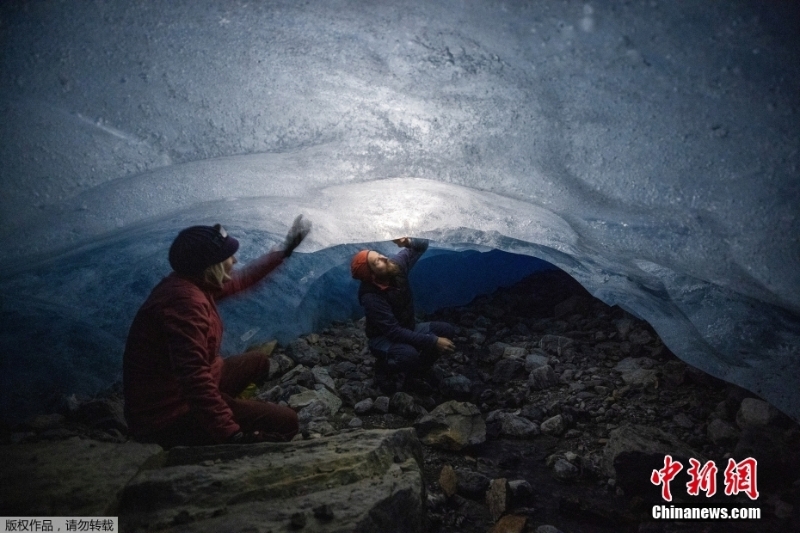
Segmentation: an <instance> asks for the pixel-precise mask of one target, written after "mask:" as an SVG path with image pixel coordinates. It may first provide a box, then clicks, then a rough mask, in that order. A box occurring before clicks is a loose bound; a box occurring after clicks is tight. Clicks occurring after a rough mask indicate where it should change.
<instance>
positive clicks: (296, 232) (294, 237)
mask: <svg viewBox="0 0 800 533" xmlns="http://www.w3.org/2000/svg"><path fill="white" fill-rule="evenodd" d="M310 231H311V222H310V221H309V220H305V219H303V215H297V218H295V219H294V222H293V223H292V227H291V228H290V229H289V233H287V234H286V240H285V241H283V255H284V257H289V256H290V255H292V252H294V249H295V248H297V247H298V246H300V243H301V242H303V239H305V238H306V235H308V233H309V232H310Z"/></svg>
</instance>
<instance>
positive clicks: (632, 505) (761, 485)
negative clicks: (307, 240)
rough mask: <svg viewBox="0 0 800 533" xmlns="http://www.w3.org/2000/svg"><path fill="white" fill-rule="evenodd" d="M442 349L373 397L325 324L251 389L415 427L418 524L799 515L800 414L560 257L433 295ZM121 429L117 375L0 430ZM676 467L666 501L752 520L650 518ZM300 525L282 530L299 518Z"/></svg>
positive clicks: (41, 434)
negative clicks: (779, 406)
mask: <svg viewBox="0 0 800 533" xmlns="http://www.w3.org/2000/svg"><path fill="white" fill-rule="evenodd" d="M422 318H423V319H424V320H443V321H448V322H450V323H452V324H455V325H456V326H458V336H457V338H456V339H454V341H455V342H456V346H457V350H456V351H455V352H454V353H452V354H448V355H445V356H443V357H442V358H441V359H440V360H439V361H438V362H437V364H436V365H435V367H434V369H433V376H432V378H431V379H428V380H412V381H410V382H408V383H406V385H405V387H404V388H403V390H402V391H401V392H397V393H394V394H392V395H386V394H384V392H383V391H381V390H380V389H379V388H378V387H377V386H376V385H375V384H374V381H373V379H372V378H373V369H374V363H375V360H374V358H373V357H372V356H371V355H370V354H369V352H368V350H367V349H366V338H365V337H364V333H363V324H360V323H341V324H334V325H332V326H331V327H329V328H327V329H325V330H324V331H321V332H318V333H313V334H310V335H308V336H306V337H303V338H300V339H297V340H296V341H294V342H293V343H291V344H290V345H288V346H285V347H280V346H276V345H275V344H274V343H268V344H265V345H261V346H257V347H254V348H255V349H259V350H262V351H264V352H266V353H270V356H271V358H272V368H271V374H272V375H271V379H270V380H269V381H268V382H267V383H266V384H264V385H263V386H262V387H261V388H259V389H253V390H250V391H248V394H250V395H252V396H255V397H258V398H260V399H264V400H269V401H275V402H285V403H286V404H288V405H290V406H292V407H294V408H295V409H297V410H298V413H299V416H300V419H301V428H302V435H301V436H298V439H303V440H314V439H318V438H321V437H329V436H334V435H343V434H346V433H351V432H354V431H357V430H358V429H378V428H405V427H414V428H415V429H416V434H417V436H418V437H419V439H420V440H421V442H422V444H423V446H422V453H423V457H424V461H423V465H422V473H423V478H424V484H425V489H426V494H425V498H426V505H427V513H426V515H427V518H426V520H427V525H426V526H425V528H426V529H427V530H428V531H435V532H462V533H471V532H486V531H494V532H497V533H500V532H506V531H507V532H513V531H530V532H534V531H536V532H537V533H554V532H557V531H562V532H564V533H582V532H627V531H630V532H640V531H641V532H644V531H647V532H650V531H652V532H671V531H703V532H717V531H719V532H722V531H726V532H727V531H743V532H749V531H797V530H800V451H799V450H800V428H798V425H797V424H796V423H794V422H793V421H791V420H789V419H788V418H787V417H785V416H783V415H782V414H780V413H779V412H777V411H776V410H775V409H774V408H772V407H771V406H769V405H768V404H766V403H765V402H763V401H762V400H760V399H758V398H755V397H754V396H753V395H752V394H750V393H748V392H747V391H744V390H742V389H740V388H738V387H735V386H733V385H729V384H726V383H724V382H721V381H719V380H717V379H715V378H712V377H711V376H708V375H707V374H705V373H703V372H701V371H699V370H697V369H694V368H692V367H690V366H688V365H686V364H684V363H683V362H681V361H680V360H678V359H677V358H676V357H675V356H674V355H673V354H672V353H670V351H669V350H668V349H667V348H666V347H665V346H664V345H663V343H662V342H661V340H660V339H659V338H658V335H657V334H656V333H655V332H654V331H653V330H652V328H651V327H650V326H649V325H648V324H646V323H644V322H642V321H640V320H637V319H636V318H635V317H632V316H630V315H628V314H627V313H625V312H624V311H623V310H621V309H619V308H616V307H608V306H607V305H605V304H603V303H602V302H600V301H598V300H596V299H594V298H592V297H591V296H590V295H589V294H588V293H586V291H585V290H583V288H582V287H580V285H578V284H577V283H576V282H575V281H574V280H572V279H571V278H569V276H567V275H566V274H564V273H563V272H560V271H548V272H542V273H537V274H534V275H533V276H530V277H529V278H527V279H525V280H523V281H522V282H520V283H519V284H517V285H515V286H514V287H510V288H507V289H502V290H499V291H497V292H496V293H494V294H492V295H490V296H484V297H480V298H478V299H476V300H475V301H474V302H472V303H471V304H470V305H467V306H464V307H459V308H449V309H444V310H441V311H439V312H437V313H435V314H433V315H431V316H426V317H422ZM76 435H79V436H81V437H82V438H87V437H88V438H93V439H97V440H104V441H111V442H124V441H125V439H126V437H125V426H124V420H123V419H122V416H121V403H120V398H119V393H118V391H115V390H112V391H109V393H108V394H106V395H104V396H102V397H98V398H95V399H91V400H89V399H78V398H71V399H69V400H68V401H67V402H66V405H65V410H64V412H63V413H60V414H53V415H43V416H40V417H37V418H36V419H34V420H33V421H31V422H30V423H28V424H25V425H22V426H19V427H16V428H6V429H5V431H4V433H3V439H4V441H5V443H6V444H10V443H22V444H24V443H33V442H38V441H43V440H45V441H46V440H58V439H66V438H69V437H74V436H76ZM666 454H670V455H671V456H672V457H673V458H674V459H676V460H679V461H681V462H682V464H683V465H684V468H683V470H682V471H681V472H680V473H679V474H678V475H677V476H676V477H675V479H674V481H673V482H672V483H671V489H672V493H673V497H674V501H673V503H674V504H676V505H677V504H682V505H696V506H721V507H727V508H732V507H758V508H760V510H761V511H760V512H761V519H760V520H750V521H735V522H734V521H730V520H728V521H724V522H723V521H701V522H697V521H694V522H681V521H656V520H654V519H653V518H652V517H651V510H652V506H653V505H654V504H663V503H665V502H664V501H663V500H662V498H661V488H660V487H659V486H656V485H654V484H653V483H651V481H650V476H651V474H652V472H653V470H654V469H660V468H662V467H663V466H664V456H665V455H666ZM747 457H754V458H756V459H757V461H758V463H757V482H756V483H757V489H758V491H759V496H758V498H757V499H756V500H752V499H751V498H750V497H749V496H748V495H747V494H745V492H744V491H742V492H740V493H739V494H734V495H725V494H724V488H725V483H724V475H723V471H724V470H725V467H726V465H727V464H728V459H729V458H733V459H734V460H735V461H742V460H743V459H745V458H747ZM689 458H695V459H697V460H699V461H701V463H702V464H706V463H707V462H708V461H714V464H715V465H716V466H717V468H718V469H719V472H718V473H717V475H716V480H717V494H716V495H715V496H713V497H711V498H707V497H706V496H705V493H704V492H701V493H700V495H697V496H691V495H688V494H687V493H686V483H687V481H688V480H689V476H688V475H687V473H686V471H687V469H688V468H689V466H690V463H689V461H688V459H689ZM302 527H303V526H302V525H299V526H296V529H298V530H300V529H302Z"/></svg>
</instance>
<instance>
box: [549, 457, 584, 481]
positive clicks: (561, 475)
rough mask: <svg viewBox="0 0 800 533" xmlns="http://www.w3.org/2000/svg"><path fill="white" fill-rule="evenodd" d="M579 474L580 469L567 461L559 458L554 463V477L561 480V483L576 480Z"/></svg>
mask: <svg viewBox="0 0 800 533" xmlns="http://www.w3.org/2000/svg"><path fill="white" fill-rule="evenodd" d="M578 474H579V470H578V467H577V466H575V465H574V464H572V463H570V462H569V461H567V460H566V459H562V458H559V459H556V462H555V463H553V475H554V476H555V477H556V479H560V480H561V481H570V480H573V479H576V478H577V477H578Z"/></svg>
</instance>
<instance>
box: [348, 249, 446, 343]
mask: <svg viewBox="0 0 800 533" xmlns="http://www.w3.org/2000/svg"><path fill="white" fill-rule="evenodd" d="M427 249H428V241H427V240H423V239H411V246H410V247H408V248H403V249H402V250H400V252H399V253H398V254H397V255H394V256H392V257H390V258H389V259H391V260H392V261H394V262H395V263H397V264H398V265H399V266H400V273H399V274H398V275H397V277H396V278H395V279H393V280H392V283H391V285H390V286H389V287H387V288H385V289H384V288H381V287H379V286H377V285H375V284H374V283H371V282H368V281H362V282H361V286H360V287H359V289H358V300H359V301H360V302H361V305H362V306H364V314H365V315H366V318H367V323H366V328H365V330H366V334H367V337H368V338H370V339H372V338H375V337H381V336H383V337H386V338H387V339H388V340H389V341H391V342H398V343H403V344H410V345H411V346H413V347H414V348H416V349H418V350H425V349H430V348H433V347H435V346H436V339H437V337H436V335H433V334H430V333H429V334H423V333H415V332H414V327H415V325H416V320H415V318H414V295H413V294H412V293H411V286H410V285H409V283H408V273H409V271H410V270H411V268H412V267H413V266H414V265H415V264H416V263H417V260H418V259H419V258H420V256H422V254H423V253H425V250H427Z"/></svg>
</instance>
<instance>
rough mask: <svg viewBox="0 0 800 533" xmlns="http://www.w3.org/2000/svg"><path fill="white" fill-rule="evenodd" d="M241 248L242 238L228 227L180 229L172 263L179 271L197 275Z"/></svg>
mask: <svg viewBox="0 0 800 533" xmlns="http://www.w3.org/2000/svg"><path fill="white" fill-rule="evenodd" d="M238 249H239V241H237V240H236V239H234V238H233V237H231V236H230V235H228V232H226V231H225V228H223V227H222V226H220V225H219V224H216V225H215V226H192V227H190V228H186V229H185V230H183V231H181V232H180V233H179V234H178V236H177V237H175V240H174V241H173V242H172V246H170V248H169V264H170V266H172V269H173V270H174V271H175V272H177V273H178V274H182V275H184V276H196V275H198V274H201V273H202V272H203V271H204V270H205V269H206V268H208V267H210V266H211V265H216V264H217V263H221V262H222V261H225V260H226V259H228V258H229V257H230V256H232V255H233V254H235V253H236V250H238Z"/></svg>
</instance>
